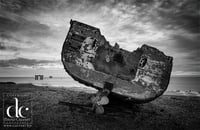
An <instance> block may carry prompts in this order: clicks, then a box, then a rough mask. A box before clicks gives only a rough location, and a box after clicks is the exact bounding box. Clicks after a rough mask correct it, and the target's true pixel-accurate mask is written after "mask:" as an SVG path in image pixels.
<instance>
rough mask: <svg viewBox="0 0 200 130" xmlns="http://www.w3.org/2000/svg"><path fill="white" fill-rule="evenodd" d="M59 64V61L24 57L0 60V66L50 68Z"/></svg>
mask: <svg viewBox="0 0 200 130" xmlns="http://www.w3.org/2000/svg"><path fill="white" fill-rule="evenodd" d="M60 64H61V63H60V61H50V60H35V59H25V58H17V59H10V60H0V67H21V68H40V67H43V68H52V67H54V66H56V67H57V68H59V67H60Z"/></svg>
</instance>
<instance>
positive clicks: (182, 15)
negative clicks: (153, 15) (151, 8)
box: [157, 0, 200, 33]
mask: <svg viewBox="0 0 200 130" xmlns="http://www.w3.org/2000/svg"><path fill="white" fill-rule="evenodd" d="M157 9H158V10H157V13H158V15H159V16H160V17H161V18H162V19H161V20H162V21H158V22H160V23H161V24H160V25H161V26H163V27H165V25H171V26H170V27H172V28H171V29H173V27H179V28H183V29H186V30H187V31H189V32H191V33H199V32H200V27H199V26H200V13H199V9H200V1H199V0H163V1H161V3H160V4H159V6H158V8H157ZM167 27H169V26H167Z"/></svg>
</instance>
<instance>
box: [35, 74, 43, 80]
mask: <svg viewBox="0 0 200 130" xmlns="http://www.w3.org/2000/svg"><path fill="white" fill-rule="evenodd" d="M43 79H44V75H35V80H43Z"/></svg>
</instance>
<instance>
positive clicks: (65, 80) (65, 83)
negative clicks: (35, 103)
mask: <svg viewBox="0 0 200 130" xmlns="http://www.w3.org/2000/svg"><path fill="white" fill-rule="evenodd" d="M0 82H15V83H32V84H34V85H39V86H53V87H86V86H84V85H82V84H80V83H78V82H77V81H74V80H73V79H72V78H71V77H53V78H49V77H45V78H44V79H43V80H35V78H34V77H0ZM177 90H181V91H196V92H200V77H171V79H170V83H169V86H168V89H167V91H177Z"/></svg>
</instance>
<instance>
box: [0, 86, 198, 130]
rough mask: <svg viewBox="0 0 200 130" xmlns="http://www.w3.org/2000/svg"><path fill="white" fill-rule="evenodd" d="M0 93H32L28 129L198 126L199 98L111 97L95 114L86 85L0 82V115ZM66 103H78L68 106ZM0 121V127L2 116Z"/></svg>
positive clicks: (140, 129) (190, 129)
mask: <svg viewBox="0 0 200 130" xmlns="http://www.w3.org/2000/svg"><path fill="white" fill-rule="evenodd" d="M2 93H21V94H22V93H23V94H32V98H31V99H30V101H29V102H31V103H32V110H33V113H32V117H33V125H32V127H30V128H29V129H45V130H46V129H72V130H76V129H77V130H80V129H83V130H97V129H98V130H107V129H108V130H118V129H119V130H133V129H134V130H143V129H144V130H147V129H148V130H161V129H162V130H168V129H169V130H179V129H180V130H195V129H200V98H199V97H192V96H173V95H163V96H161V97H159V98H157V99H156V100H154V101H152V102H149V103H145V104H133V103H132V102H124V101H121V100H119V99H116V98H113V97H111V102H110V104H109V105H108V106H105V113H104V114H103V115H97V114H95V113H93V112H92V110H91V109H90V107H87V106H89V105H90V100H89V99H90V97H91V96H92V95H94V91H92V90H91V91H90V90H88V89H86V88H85V89H78V88H75V87H74V88H73V87H71V88H63V87H48V86H46V87H45V86H41V87H40V86H35V85H32V84H12V83H4V84H3V83H0V95H1V96H0V111H1V112H0V117H2V116H3V115H2V113H3V112H2V111H3V110H2V107H3V105H2V104H3V99H2ZM65 102H66V103H65ZM68 102H71V103H75V104H82V106H76V105H75V106H74V105H69V104H67V103H68ZM83 105H86V106H83ZM0 124H1V127H3V126H2V118H1V119H0ZM9 129H14V128H9ZM25 129H26V128H25Z"/></svg>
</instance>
